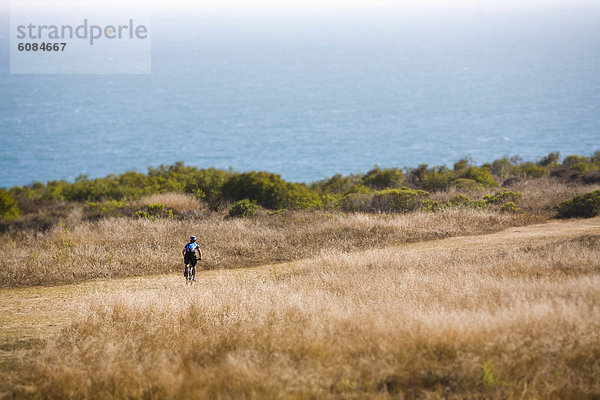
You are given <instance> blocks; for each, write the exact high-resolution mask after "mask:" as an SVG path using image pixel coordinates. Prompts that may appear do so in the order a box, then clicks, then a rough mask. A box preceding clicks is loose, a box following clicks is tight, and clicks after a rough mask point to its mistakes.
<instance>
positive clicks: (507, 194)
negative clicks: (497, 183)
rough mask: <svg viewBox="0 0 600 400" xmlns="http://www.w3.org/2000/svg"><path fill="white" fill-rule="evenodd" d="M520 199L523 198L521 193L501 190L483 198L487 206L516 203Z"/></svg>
mask: <svg viewBox="0 0 600 400" xmlns="http://www.w3.org/2000/svg"><path fill="white" fill-rule="evenodd" d="M521 197H523V194H522V193H521V192H513V191H511V190H508V189H502V190H500V191H498V192H496V193H494V194H490V195H487V196H484V198H483V199H484V200H485V201H486V202H487V203H488V204H497V205H500V204H505V203H508V202H513V203H517V202H518V201H519V200H520V199H521Z"/></svg>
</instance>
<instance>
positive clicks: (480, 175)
mask: <svg viewBox="0 0 600 400" xmlns="http://www.w3.org/2000/svg"><path fill="white" fill-rule="evenodd" d="M460 178H463V179H472V180H474V181H475V182H478V183H480V184H482V185H483V186H485V187H494V186H496V185H497V183H496V181H495V180H494V177H493V176H492V173H491V172H490V170H489V168H486V167H475V166H470V167H468V168H467V169H466V171H465V172H464V173H462V174H461V175H460Z"/></svg>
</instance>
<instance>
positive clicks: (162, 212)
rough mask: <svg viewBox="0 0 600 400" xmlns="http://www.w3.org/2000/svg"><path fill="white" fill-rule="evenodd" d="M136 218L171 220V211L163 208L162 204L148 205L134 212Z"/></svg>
mask: <svg viewBox="0 0 600 400" xmlns="http://www.w3.org/2000/svg"><path fill="white" fill-rule="evenodd" d="M135 215H136V217H138V218H148V219H158V218H173V210H171V209H169V208H165V205H164V204H161V203H155V204H148V205H147V206H146V207H144V208H143V209H141V210H138V211H136V212H135Z"/></svg>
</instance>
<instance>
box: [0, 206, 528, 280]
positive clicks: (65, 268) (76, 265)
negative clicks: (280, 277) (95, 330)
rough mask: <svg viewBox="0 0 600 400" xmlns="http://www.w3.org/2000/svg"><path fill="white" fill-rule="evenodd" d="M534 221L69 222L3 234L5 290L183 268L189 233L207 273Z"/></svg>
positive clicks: (474, 215)
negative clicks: (41, 229) (196, 241)
mask: <svg viewBox="0 0 600 400" xmlns="http://www.w3.org/2000/svg"><path fill="white" fill-rule="evenodd" d="M532 221H535V218H532V217H529V216H526V215H501V214H495V213H487V212H476V211H469V210H446V211H444V212H440V213H435V214H433V213H412V214H406V215H398V214H396V215H376V214H350V215H345V214H328V213H324V212H316V211H314V212H287V213H283V214H279V215H266V214H265V215H261V216H258V217H255V218H246V219H224V218H223V217H222V216H221V215H217V214H214V213H213V214H207V216H206V217H205V218H195V219H193V218H189V219H184V220H169V219H163V220H147V219H135V218H106V219H101V220H98V221H84V222H82V221H80V216H73V218H67V219H66V221H65V224H63V225H60V226H57V227H55V228H53V229H52V230H50V231H49V232H45V233H42V232H38V233H35V234H34V233H31V232H20V233H13V234H2V235H0V287H15V286H31V285H56V284H61V283H73V282H81V281H84V280H89V279H98V278H115V277H125V276H139V275H148V274H160V273H166V272H172V271H180V270H181V269H182V259H181V249H182V248H183V246H184V245H185V243H186V242H187V240H188V238H189V236H190V235H192V234H193V235H197V236H198V238H199V243H200V245H201V246H202V248H203V253H204V258H205V261H203V262H202V263H201V264H200V267H201V268H206V269H215V268H239V267H249V266H256V265H263V264H267V263H274V262H283V261H291V260H299V259H302V258H306V257H311V256H314V255H316V254H319V253H320V252H322V251H334V250H340V251H354V250H361V249H367V248H374V247H384V246H388V245H393V244H399V243H406V242H414V241H418V240H430V239H436V238H443V237H449V236H456V235H473V234H480V233H486V232H493V231H497V230H500V229H503V228H506V227H508V226H516V225H524V224H527V223H531V222H532Z"/></svg>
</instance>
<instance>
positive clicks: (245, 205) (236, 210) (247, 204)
mask: <svg viewBox="0 0 600 400" xmlns="http://www.w3.org/2000/svg"><path fill="white" fill-rule="evenodd" d="M258 208H259V206H258V204H256V201H251V200H248V199H243V200H240V201H237V202H235V203H234V204H233V206H231V208H230V209H229V216H230V217H250V216H252V215H254V214H256V212H257V211H258Z"/></svg>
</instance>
